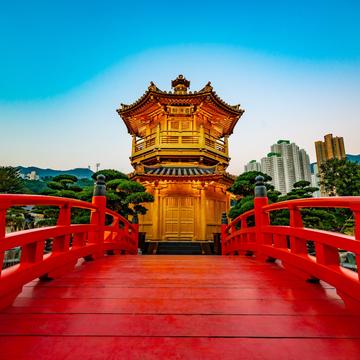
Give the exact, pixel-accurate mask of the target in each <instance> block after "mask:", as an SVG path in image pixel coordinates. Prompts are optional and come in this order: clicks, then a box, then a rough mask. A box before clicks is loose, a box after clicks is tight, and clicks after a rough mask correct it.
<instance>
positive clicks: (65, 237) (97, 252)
mask: <svg viewBox="0 0 360 360" xmlns="http://www.w3.org/2000/svg"><path fill="white" fill-rule="evenodd" d="M28 205H36V206H55V207H58V208H59V215H58V218H57V224H56V225H55V226H47V227H42V228H35V229H29V230H24V231H16V232H12V233H8V234H7V233H6V213H7V210H8V209H9V208H11V207H13V206H28ZM74 208H80V209H86V210H89V211H90V212H91V215H90V222H89V224H72V223H71V210H72V209H74ZM105 220H106V221H105ZM107 224H109V225H107ZM49 241H50V242H51V243H52V246H51V250H50V252H46V251H44V250H45V245H46V243H48V242H49ZM14 248H20V249H21V252H20V253H21V256H20V259H19V263H18V264H16V265H13V266H11V267H9V268H5V269H0V271H1V273H0V309H1V308H4V307H5V306H7V305H9V304H11V303H12V301H13V300H14V299H15V297H16V296H17V295H18V294H19V293H20V292H21V290H22V287H23V285H25V284H26V283H28V282H30V281H32V280H34V279H36V278H41V279H51V278H54V277H58V276H60V275H62V274H64V273H66V272H68V271H71V270H72V269H73V268H74V266H75V265H76V263H77V261H78V260H79V259H81V258H85V259H86V260H94V259H96V258H99V257H101V256H103V255H104V253H108V254H112V253H121V254H137V248H138V224H131V223H130V222H129V221H128V220H127V219H125V218H124V217H122V216H121V215H119V214H117V213H115V212H113V211H111V210H109V209H107V208H106V197H105V194H104V193H103V194H101V195H96V196H94V197H93V200H92V203H88V202H84V201H79V200H74V199H68V198H59V197H54V196H38V195H5V194H0V263H1V265H2V264H3V261H4V256H5V253H6V251H8V250H10V249H14Z"/></svg>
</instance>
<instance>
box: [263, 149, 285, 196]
mask: <svg viewBox="0 0 360 360" xmlns="http://www.w3.org/2000/svg"><path fill="white" fill-rule="evenodd" d="M261 171H262V172H263V173H265V174H267V175H269V176H271V178H272V180H271V184H272V185H273V186H274V187H275V189H276V190H278V191H280V192H281V193H282V194H286V183H285V172H284V159H283V158H282V156H281V155H280V154H278V153H273V152H271V153H269V154H268V155H267V157H264V158H262V159H261Z"/></svg>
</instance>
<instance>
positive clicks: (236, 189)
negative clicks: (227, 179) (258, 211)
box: [228, 171, 280, 219]
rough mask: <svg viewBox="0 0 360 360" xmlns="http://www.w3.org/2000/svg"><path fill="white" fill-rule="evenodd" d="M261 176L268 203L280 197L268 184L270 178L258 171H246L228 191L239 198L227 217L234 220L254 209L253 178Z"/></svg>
mask: <svg viewBox="0 0 360 360" xmlns="http://www.w3.org/2000/svg"><path fill="white" fill-rule="evenodd" d="M259 175H261V176H262V177H263V178H264V185H265V186H266V189H267V192H268V198H269V200H270V202H275V201H276V200H277V198H278V196H279V195H280V192H279V191H276V190H275V189H274V186H273V185H271V184H269V181H271V177H270V176H269V175H267V174H264V173H262V172H260V171H248V172H245V173H243V174H241V175H240V176H238V177H237V179H236V180H235V182H234V184H233V185H232V186H231V187H230V188H229V189H228V190H229V191H230V192H232V193H233V194H235V195H238V196H239V197H240V198H239V199H238V200H237V201H236V203H235V205H234V206H233V207H232V208H231V209H230V211H229V217H230V218H231V219H235V218H236V217H237V216H239V215H241V214H243V213H244V212H246V211H249V210H252V209H253V208H254V190H255V182H256V181H255V178H256V177H257V176H259Z"/></svg>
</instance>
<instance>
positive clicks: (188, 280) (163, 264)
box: [0, 256, 360, 360]
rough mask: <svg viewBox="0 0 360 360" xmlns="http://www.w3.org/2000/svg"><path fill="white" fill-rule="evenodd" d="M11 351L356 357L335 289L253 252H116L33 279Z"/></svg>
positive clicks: (10, 329) (357, 331) (7, 329)
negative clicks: (62, 272) (52, 275)
mask: <svg viewBox="0 0 360 360" xmlns="http://www.w3.org/2000/svg"><path fill="white" fill-rule="evenodd" d="M0 319H1V321H0V349H1V350H0V358H1V359H3V358H4V359H5V358H6V359H29V358H33V359H35V358H39V359H52V360H53V359H88V358H89V359H166V358H177V359H181V358H186V359H199V358H204V359H236V358H241V359H274V358H276V359H311V358H316V359H317V360H319V359H329V358H330V359H355V358H358V357H359V354H360V327H359V317H358V316H354V315H350V314H349V313H348V312H346V311H345V310H344V307H343V303H342V301H341V300H340V299H339V297H338V296H337V295H336V293H335V290H334V289H333V288H331V287H330V286H328V285H326V284H320V285H313V284H308V283H305V282H303V281H301V280H298V279H295V278H294V277H292V276H291V275H288V274H287V273H286V272H285V271H284V270H283V269H281V268H280V267H278V266H277V265H276V264H269V263H262V262H259V261H257V260H255V259H252V258H245V257H226V256H223V257H215V256H112V257H105V258H103V259H100V260H96V261H94V262H90V263H85V264H83V265H81V266H78V267H77V268H76V270H75V271H74V272H73V273H70V274H68V275H66V276H64V277H62V278H60V279H57V280H54V281H51V282H46V283H44V282H37V281H34V282H32V283H30V284H28V285H27V286H26V287H25V288H24V290H23V292H22V294H21V295H20V296H19V297H18V298H17V300H16V301H15V303H14V304H13V306H11V307H10V308H8V309H6V310H4V311H2V312H1V313H0Z"/></svg>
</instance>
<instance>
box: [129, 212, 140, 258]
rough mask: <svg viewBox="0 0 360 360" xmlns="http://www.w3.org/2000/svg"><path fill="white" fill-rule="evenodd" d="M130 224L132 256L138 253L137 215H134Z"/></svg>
mask: <svg viewBox="0 0 360 360" xmlns="http://www.w3.org/2000/svg"><path fill="white" fill-rule="evenodd" d="M131 222H132V230H131V231H132V232H131V237H132V241H133V245H134V246H133V252H134V254H135V253H136V254H137V253H138V251H139V218H138V216H137V214H134V216H133V218H132V221H131Z"/></svg>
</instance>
